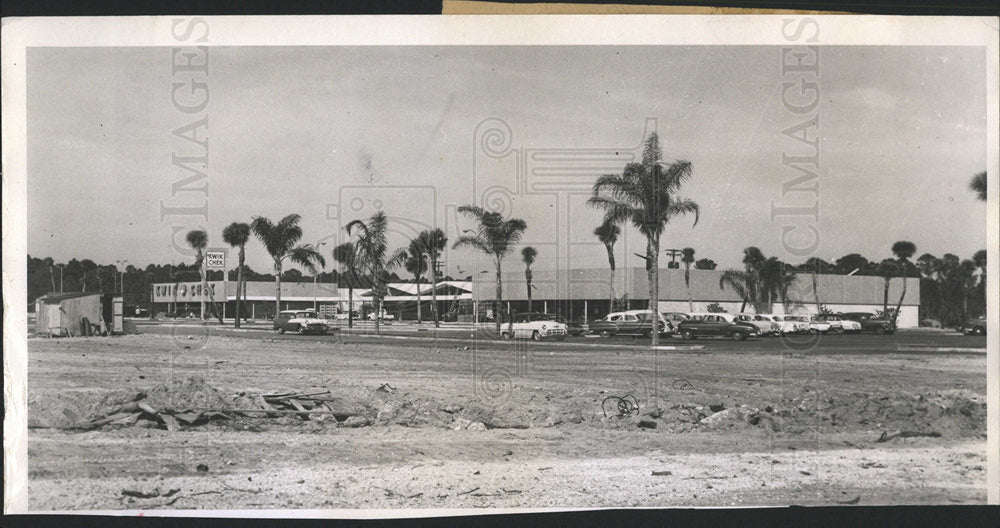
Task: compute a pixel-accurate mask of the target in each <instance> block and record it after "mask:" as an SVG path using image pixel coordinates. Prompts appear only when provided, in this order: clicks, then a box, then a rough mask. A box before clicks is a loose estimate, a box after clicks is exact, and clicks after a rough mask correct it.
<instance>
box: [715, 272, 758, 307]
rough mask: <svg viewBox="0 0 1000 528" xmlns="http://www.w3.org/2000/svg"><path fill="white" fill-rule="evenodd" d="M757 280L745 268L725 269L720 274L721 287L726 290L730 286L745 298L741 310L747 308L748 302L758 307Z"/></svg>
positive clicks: (740, 296) (739, 295) (741, 297)
mask: <svg viewBox="0 0 1000 528" xmlns="http://www.w3.org/2000/svg"><path fill="white" fill-rule="evenodd" d="M756 280H757V279H756V278H755V277H754V276H752V275H750V274H749V273H747V272H746V271H745V270H735V269H730V270H725V271H723V272H722V275H719V289H720V290H724V289H726V286H728V287H730V288H732V290H733V292H735V293H736V295H737V296H738V297H739V298H740V299H743V304H741V305H740V312H743V311H745V310H746V308H747V304H750V305H753V306H754V307H755V309H756V306H758V305H759V304H760V303H759V300H758V299H757V285H756ZM761 313H763V312H761Z"/></svg>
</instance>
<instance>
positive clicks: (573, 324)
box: [556, 315, 587, 336]
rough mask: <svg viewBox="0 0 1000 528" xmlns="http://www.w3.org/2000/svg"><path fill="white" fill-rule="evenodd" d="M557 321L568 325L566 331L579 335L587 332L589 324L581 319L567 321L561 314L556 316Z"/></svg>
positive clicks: (572, 334)
mask: <svg viewBox="0 0 1000 528" xmlns="http://www.w3.org/2000/svg"><path fill="white" fill-rule="evenodd" d="M556 321H558V322H560V323H562V324H564V325H566V333H567V334H569V335H571V336H579V335H583V334H586V333H587V325H585V324H583V323H581V322H579V321H567V320H566V318H565V317H563V316H561V315H557V316H556Z"/></svg>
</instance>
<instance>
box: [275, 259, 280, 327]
mask: <svg viewBox="0 0 1000 528" xmlns="http://www.w3.org/2000/svg"><path fill="white" fill-rule="evenodd" d="M274 307H275V308H274V316H275V317H278V313H280V312H281V261H279V260H275V261H274Z"/></svg>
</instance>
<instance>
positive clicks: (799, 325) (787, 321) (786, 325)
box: [767, 314, 810, 335]
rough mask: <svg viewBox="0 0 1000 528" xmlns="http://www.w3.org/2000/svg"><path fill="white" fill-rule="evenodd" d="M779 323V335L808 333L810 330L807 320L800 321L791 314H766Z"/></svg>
mask: <svg viewBox="0 0 1000 528" xmlns="http://www.w3.org/2000/svg"><path fill="white" fill-rule="evenodd" d="M767 315H768V316H770V317H771V319H773V320H774V322H776V323H778V325H780V327H781V329H780V330H779V333H780V335H788V334H808V333H809V331H810V328H809V322H808V321H800V320H798V319H797V318H796V317H795V316H793V315H782V314H767Z"/></svg>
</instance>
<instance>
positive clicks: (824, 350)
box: [139, 321, 986, 354]
mask: <svg viewBox="0 0 1000 528" xmlns="http://www.w3.org/2000/svg"><path fill="white" fill-rule="evenodd" d="M139 329H140V331H142V332H147V333H152V334H173V335H177V336H178V337H179V338H182V339H187V337H188V336H192V337H193V338H194V339H203V338H204V337H205V336H226V335H228V336H242V337H247V338H257V339H283V340H302V341H311V342H319V343H322V342H342V343H383V344H394V345H397V346H403V347H428V346H437V347H448V346H454V347H475V348H477V349H484V350H509V349H512V348H517V347H522V348H523V347H530V348H531V349H533V350H563V351H565V350H567V349H571V350H573V349H575V350H579V351H581V352H586V351H601V350H605V351H621V350H623V349H624V350H628V349H634V348H636V347H642V348H645V347H648V346H649V344H650V341H649V339H648V338H647V339H643V338H632V337H624V336H623V337H610V338H601V337H586V336H580V337H568V338H567V339H566V340H565V341H562V342H557V341H544V342H540V343H536V342H532V341H521V340H518V341H514V342H510V341H498V340H495V339H493V338H492V333H493V331H492V330H491V329H490V328H489V327H486V326H482V325H481V326H479V327H475V326H474V325H461V326H456V325H447V326H443V327H442V328H440V329H434V328H433V326H430V325H427V326H426V327H425V328H417V327H416V326H415V325H408V324H396V325H387V326H383V328H382V331H381V334H380V335H376V334H375V333H374V326H373V325H371V324H370V323H364V324H360V325H358V326H357V327H355V328H354V329H350V330H349V329H347V328H343V329H339V330H338V331H336V332H334V333H332V334H330V335H305V336H300V335H296V334H287V333H286V334H284V335H279V334H277V333H276V332H274V331H273V330H271V329H270V326H269V325H263V324H250V325H246V326H244V327H243V328H241V329H239V330H237V329H234V328H232V327H231V326H228V325H227V326H219V325H218V324H207V325H200V324H199V323H198V322H196V321H177V322H176V323H172V322H153V323H150V322H143V323H141V324H139ZM660 346H661V347H662V348H663V349H664V350H668V351H672V352H674V353H685V352H688V353H705V352H708V351H725V352H748V353H782V352H785V353H810V354H886V353H905V354H984V353H985V351H986V338H985V337H974V336H963V335H958V334H955V333H949V332H940V331H929V330H900V331H899V332H897V333H896V334H894V335H888V336H884V335H876V334H847V335H835V334H829V335H818V336H795V337H789V338H751V339H748V340H746V341H739V342H737V341H732V340H729V339H716V338H701V339H697V340H694V341H684V340H682V339H680V338H666V339H661V341H660Z"/></svg>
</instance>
